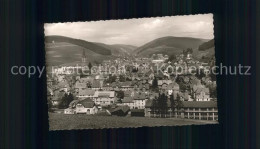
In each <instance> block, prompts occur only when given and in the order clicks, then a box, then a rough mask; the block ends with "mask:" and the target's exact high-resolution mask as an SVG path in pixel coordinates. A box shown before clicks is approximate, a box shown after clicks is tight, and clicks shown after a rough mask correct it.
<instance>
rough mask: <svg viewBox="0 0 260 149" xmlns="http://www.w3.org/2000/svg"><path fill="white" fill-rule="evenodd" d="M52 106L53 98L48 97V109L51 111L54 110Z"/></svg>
mask: <svg viewBox="0 0 260 149" xmlns="http://www.w3.org/2000/svg"><path fill="white" fill-rule="evenodd" d="M52 107H53V105H52V102H51V99H48V111H49V112H52V111H53V110H52Z"/></svg>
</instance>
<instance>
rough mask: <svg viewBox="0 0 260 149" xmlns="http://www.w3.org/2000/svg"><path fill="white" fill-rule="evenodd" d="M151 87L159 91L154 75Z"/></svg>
mask: <svg viewBox="0 0 260 149" xmlns="http://www.w3.org/2000/svg"><path fill="white" fill-rule="evenodd" d="M152 89H153V90H154V91H156V92H158V91H159V89H158V80H157V78H156V77H154V79H153V82H152Z"/></svg>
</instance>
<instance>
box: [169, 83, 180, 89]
mask: <svg viewBox="0 0 260 149" xmlns="http://www.w3.org/2000/svg"><path fill="white" fill-rule="evenodd" d="M167 89H168V90H169V89H174V90H179V89H180V86H179V84H177V83H176V82H173V83H170V84H169V85H168V86H167Z"/></svg>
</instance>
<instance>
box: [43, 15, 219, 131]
mask: <svg viewBox="0 0 260 149" xmlns="http://www.w3.org/2000/svg"><path fill="white" fill-rule="evenodd" d="M213 28H214V25H213V14H198V15H186V16H167V17H155V18H136V19H127V20H107V21H95V22H68V23H66V22H64V23H45V24H44V30H45V31H44V33H45V51H46V66H47V98H48V99H47V101H48V115H49V126H50V130H71V129H102V128H129V127H130V128H133V127H153V126H180V125H193V124H195V125H201V124H203V125H204V124H218V107H217V101H218V100H217V91H216V85H217V84H216V74H214V72H215V71H214V70H215V47H214V30H213Z"/></svg>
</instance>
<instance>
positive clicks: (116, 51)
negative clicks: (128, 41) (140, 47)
mask: <svg viewBox="0 0 260 149" xmlns="http://www.w3.org/2000/svg"><path fill="white" fill-rule="evenodd" d="M95 44H97V45H99V46H102V47H104V48H106V49H109V50H110V51H111V53H112V55H114V56H127V55H130V54H131V53H132V52H133V50H135V49H136V48H137V47H135V46H131V45H123V44H114V45H107V44H103V43H95Z"/></svg>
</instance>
